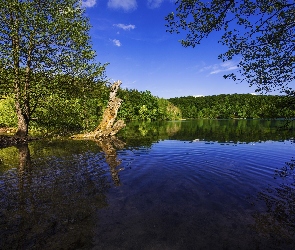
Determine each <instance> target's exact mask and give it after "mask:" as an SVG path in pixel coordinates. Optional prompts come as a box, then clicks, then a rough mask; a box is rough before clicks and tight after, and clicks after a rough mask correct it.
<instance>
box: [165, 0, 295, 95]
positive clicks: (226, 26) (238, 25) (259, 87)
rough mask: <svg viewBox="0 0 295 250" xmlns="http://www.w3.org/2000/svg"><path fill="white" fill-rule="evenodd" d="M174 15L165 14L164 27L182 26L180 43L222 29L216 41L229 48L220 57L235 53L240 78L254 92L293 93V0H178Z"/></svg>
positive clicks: (191, 43)
mask: <svg viewBox="0 0 295 250" xmlns="http://www.w3.org/2000/svg"><path fill="white" fill-rule="evenodd" d="M176 5H177V9H176V14H174V13H170V14H169V15H168V16H166V18H165V19H166V20H167V21H168V24H167V25H166V26H167V27H168V31H169V32H170V33H180V31H181V30H183V31H184V32H185V34H186V37H185V39H183V40H181V44H182V45H183V46H184V47H189V46H191V47H195V46H196V45H197V44H200V42H201V41H202V40H203V39H204V38H206V37H208V35H209V34H210V33H212V32H214V31H220V30H223V31H224V34H223V35H222V36H221V39H220V41H219V42H220V43H222V44H223V45H226V46H227V47H228V50H227V51H226V52H225V53H223V54H221V55H219V59H222V60H223V61H228V60H231V59H233V57H234V56H239V59H240V62H239V64H238V67H239V70H238V72H239V73H240V76H237V75H236V74H234V73H231V74H228V75H225V76H224V77H225V78H231V79H233V80H239V81H244V80H245V81H247V82H248V83H249V85H250V86H253V85H254V86H256V91H257V92H262V93H263V92H264V93H267V92H271V91H273V90H280V91H281V93H283V92H287V93H290V91H291V92H292V89H291V88H290V87H288V84H289V83H290V82H292V81H293V80H294V77H295V39H294V37H295V36H294V35H295V32H294V31H295V21H294V16H295V3H294V1H293V0H292V1H291V0H268V1H265V0H256V1H254V0H245V1H235V0H212V1H202V0H177V1H176Z"/></svg>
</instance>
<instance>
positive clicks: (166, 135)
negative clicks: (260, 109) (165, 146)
mask: <svg viewBox="0 0 295 250" xmlns="http://www.w3.org/2000/svg"><path fill="white" fill-rule="evenodd" d="M285 124H286V123H285V121H283V120H282V121H281V120H242V119H241V120H238V119H236V120H235V119H232V120H207V119H200V120H186V121H172V122H133V123H129V124H128V125H127V127H126V128H125V129H124V130H123V131H121V132H120V134H119V135H120V137H121V138H122V139H123V140H124V141H125V142H127V145H131V146H140V144H141V145H142V146H143V145H144V146H148V145H150V144H151V143H152V142H155V141H159V140H167V139H171V140H187V141H193V140H204V141H217V142H235V143H237V142H246V143H248V142H257V141H266V140H273V141H279V140H286V139H290V138H292V137H294V135H295V125H294V122H290V123H289V124H288V126H287V127H286V126H284V125H285Z"/></svg>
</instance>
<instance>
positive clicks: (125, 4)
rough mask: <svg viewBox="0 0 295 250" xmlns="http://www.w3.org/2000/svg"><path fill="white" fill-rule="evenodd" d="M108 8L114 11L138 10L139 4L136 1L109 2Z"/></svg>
mask: <svg viewBox="0 0 295 250" xmlns="http://www.w3.org/2000/svg"><path fill="white" fill-rule="evenodd" d="M108 7H109V8H113V9H120V8H122V9H123V10H125V11H130V10H135V9H136V8H137V2H136V0H109V1H108Z"/></svg>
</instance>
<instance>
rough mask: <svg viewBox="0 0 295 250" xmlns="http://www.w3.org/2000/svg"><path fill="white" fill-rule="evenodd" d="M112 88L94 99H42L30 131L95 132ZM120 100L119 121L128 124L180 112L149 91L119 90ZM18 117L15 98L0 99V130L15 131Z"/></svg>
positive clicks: (167, 117) (100, 88) (95, 94)
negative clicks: (12, 128)
mask: <svg viewBox="0 0 295 250" xmlns="http://www.w3.org/2000/svg"><path fill="white" fill-rule="evenodd" d="M109 91H110V89H109V86H107V85H102V86H98V87H97V88H96V90H95V91H94V92H93V94H92V95H91V96H89V95H87V96H83V95H81V96H80V97H75V98H69V97H65V96H61V95H58V94H50V95H48V96H46V97H44V98H43V100H42V102H41V103H39V105H38V107H37V108H36V110H35V112H34V117H32V121H31V130H37V131H38V130H41V131H44V130H45V131H47V132H52V131H82V130H83V131H84V130H92V129H94V128H95V127H96V126H97V125H98V122H99V121H100V119H101V118H102V115H103V111H104V109H105V108H106V106H107V103H108V98H109ZM118 96H119V97H120V98H121V99H122V100H123V104H122V106H121V108H120V110H119V113H118V118H120V119H123V120H125V121H131V120H142V121H155V120H177V119H180V118H181V112H180V109H178V108H177V107H175V106H174V105H173V104H172V103H171V102H169V101H168V100H165V99H163V98H158V97H155V96H153V95H152V94H151V92H149V91H138V90H133V89H131V90H129V89H120V90H119V92H118ZM16 126H17V117H16V114H15V105H14V101H13V98H11V97H9V96H2V98H0V127H16Z"/></svg>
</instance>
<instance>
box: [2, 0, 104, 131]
mask: <svg viewBox="0 0 295 250" xmlns="http://www.w3.org/2000/svg"><path fill="white" fill-rule="evenodd" d="M0 18H1V23H0V94H1V95H10V96H13V98H14V102H15V109H16V114H17V119H18V130H17V132H16V135H17V136H26V135H27V134H28V128H29V123H30V121H31V120H32V115H33V114H34V112H35V111H36V108H38V107H40V105H42V102H43V103H44V100H46V96H48V95H51V94H52V93H54V94H58V95H59V96H61V97H66V96H69V95H72V94H75V95H83V94H85V93H88V92H91V91H92V90H93V88H95V83H96V82H97V81H101V79H102V77H103V74H104V70H105V65H100V64H96V63H94V58H95V52H94V51H93V50H92V48H91V44H90V37H89V35H88V33H89V29H90V25H89V21H88V19H87V18H86V17H85V16H84V9H82V8H81V1H79V0H51V1H47V0H0Z"/></svg>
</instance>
